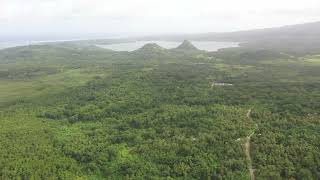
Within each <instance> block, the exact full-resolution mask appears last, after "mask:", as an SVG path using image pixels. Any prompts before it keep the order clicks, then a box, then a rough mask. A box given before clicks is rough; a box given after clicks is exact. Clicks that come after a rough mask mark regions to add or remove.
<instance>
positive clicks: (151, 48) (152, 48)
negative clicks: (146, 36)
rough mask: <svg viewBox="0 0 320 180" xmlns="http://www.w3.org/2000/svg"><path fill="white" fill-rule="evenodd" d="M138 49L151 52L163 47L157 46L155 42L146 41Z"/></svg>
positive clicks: (160, 49)
mask: <svg viewBox="0 0 320 180" xmlns="http://www.w3.org/2000/svg"><path fill="white" fill-rule="evenodd" d="M138 50H139V51H151V52H157V51H162V50H164V48H163V47H161V46H159V45H158V44H156V43H148V44H145V45H144V46H143V47H141V48H140V49H138Z"/></svg>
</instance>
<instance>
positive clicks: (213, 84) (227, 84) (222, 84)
mask: <svg viewBox="0 0 320 180" xmlns="http://www.w3.org/2000/svg"><path fill="white" fill-rule="evenodd" d="M213 86H233V84H230V83H220V82H213V83H212V84H211V88H213Z"/></svg>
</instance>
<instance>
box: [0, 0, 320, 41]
mask: <svg viewBox="0 0 320 180" xmlns="http://www.w3.org/2000/svg"><path fill="white" fill-rule="evenodd" d="M314 21H320V0H303V1H302V0H0V36H23V35H57V36H58V35H66V36H67V35H72V34H113V35H121V34H123V35H124V34H126V35H141V34H148V35H151V34H170V33H205V32H225V31H238V30H246V29H256V28H266V27H275V26H281V25H289V24H299V23H306V22H314Z"/></svg>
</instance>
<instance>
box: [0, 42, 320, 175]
mask: <svg viewBox="0 0 320 180" xmlns="http://www.w3.org/2000/svg"><path fill="white" fill-rule="evenodd" d="M184 44H186V45H188V46H187V47H188V48H186V49H185V48H183V47H185V46H181V47H180V48H179V50H177V49H173V50H167V49H163V48H161V47H159V46H157V45H155V44H149V45H146V46H145V47H143V48H141V49H139V50H137V51H134V52H131V53H128V52H113V51H109V50H104V49H100V48H97V47H93V46H87V45H81V46H80V45H79V44H77V45H73V44H69V43H67V44H52V45H43V46H28V47H17V48H11V49H5V50H1V51H0V179H250V174H249V169H248V163H249V162H248V161H247V157H246V154H245V147H244V144H245V138H246V137H248V136H249V135H250V134H252V132H253V131H254V134H253V135H252V136H251V146H250V147H251V148H250V150H251V153H250V154H251V156H252V157H251V159H252V166H253V168H254V169H255V172H254V174H255V178H256V179H301V180H302V179H318V178H319V177H320V169H319V167H320V153H319V148H320V143H319V139H320V115H319V109H320V71H319V63H318V62H319V59H320V58H319V56H304V57H294V56H292V55H289V54H283V53H281V52H277V51H271V50H268V51H262V50H252V49H251V50H248V49H243V48H235V49H226V50H221V51H219V52H214V53H208V52H204V51H199V50H196V49H193V50H192V51H190V50H189V48H190V47H191V46H190V44H189V43H188V42H185V43H184ZM191 45H192V44H191ZM213 82H217V83H228V84H232V86H212V84H213ZM249 109H252V112H251V114H249V115H248V114H247V113H248V110H249ZM248 116H250V117H249V118H248Z"/></svg>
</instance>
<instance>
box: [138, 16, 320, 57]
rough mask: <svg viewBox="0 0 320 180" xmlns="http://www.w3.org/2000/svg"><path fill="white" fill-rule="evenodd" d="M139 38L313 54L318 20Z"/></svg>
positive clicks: (318, 40)
mask: <svg viewBox="0 0 320 180" xmlns="http://www.w3.org/2000/svg"><path fill="white" fill-rule="evenodd" d="M141 39H144V40H177V41H182V40H184V39H189V40H199V41H232V42H242V43H244V44H242V46H243V47H250V48H264V49H281V50H282V51H285V52H290V53H294V54H308V53H314V54H315V53H318V52H320V48H319V47H320V22H314V23H306V24H298V25H289V26H283V27H276V28H267V29H257V30H247V31H238V32H227V33H204V34H189V35H166V36H153V37H144V38H141Z"/></svg>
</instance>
